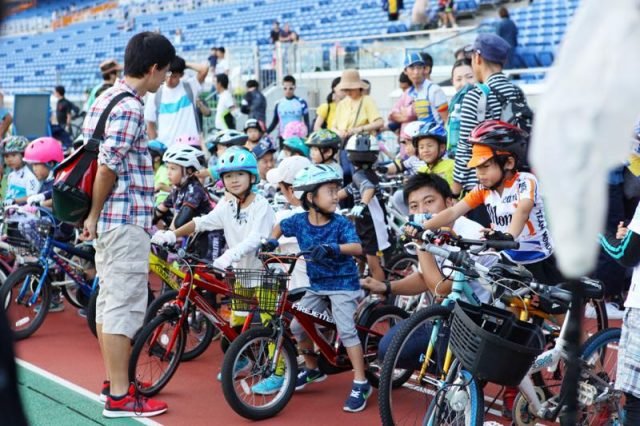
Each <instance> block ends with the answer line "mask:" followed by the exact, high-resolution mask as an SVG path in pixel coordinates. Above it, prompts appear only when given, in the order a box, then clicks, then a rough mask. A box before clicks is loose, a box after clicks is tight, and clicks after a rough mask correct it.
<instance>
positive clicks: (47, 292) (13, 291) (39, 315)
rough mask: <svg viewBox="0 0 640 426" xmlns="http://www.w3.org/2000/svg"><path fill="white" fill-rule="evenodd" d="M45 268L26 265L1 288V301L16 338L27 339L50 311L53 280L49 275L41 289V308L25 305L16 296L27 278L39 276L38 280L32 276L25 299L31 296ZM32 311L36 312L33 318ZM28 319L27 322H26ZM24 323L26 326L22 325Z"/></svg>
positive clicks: (10, 276) (13, 273)
mask: <svg viewBox="0 0 640 426" xmlns="http://www.w3.org/2000/svg"><path fill="white" fill-rule="evenodd" d="M43 272H44V270H43V269H42V267H41V266H39V265H25V266H22V267H20V268H18V269H16V270H15V271H13V272H12V273H11V274H10V275H9V276H8V277H7V280H6V281H5V282H4V284H2V287H1V288H0V301H2V303H3V307H4V310H5V313H6V315H7V319H8V320H9V326H10V327H11V331H12V334H13V338H14V339H15V340H22V339H26V338H27V337H29V336H31V335H32V334H33V333H35V332H36V331H37V330H38V329H39V328H40V326H41V325H42V323H43V322H44V319H45V318H46V316H47V313H49V303H50V302H51V281H50V279H49V277H46V278H45V282H44V283H43V285H42V288H41V289H40V295H39V298H38V299H39V300H40V309H38V310H37V311H36V309H35V308H34V307H33V306H35V305H32V306H25V305H24V304H18V303H16V302H17V300H16V297H17V296H18V293H19V292H20V288H21V287H22V285H23V284H24V282H25V280H26V279H30V277H37V280H34V279H33V278H31V283H30V285H29V286H28V289H27V293H26V294H25V296H24V298H23V300H28V299H30V298H31V295H32V294H33V291H34V290H35V288H36V287H37V285H38V281H39V280H40V277H41V276H42V273H43ZM31 313H35V316H34V317H33V319H31V320H29V319H28V318H29V317H30V314H31ZM25 321H27V322H25ZM23 324H25V325H27V326H26V327H21V326H22V325H23ZM16 327H19V328H16Z"/></svg>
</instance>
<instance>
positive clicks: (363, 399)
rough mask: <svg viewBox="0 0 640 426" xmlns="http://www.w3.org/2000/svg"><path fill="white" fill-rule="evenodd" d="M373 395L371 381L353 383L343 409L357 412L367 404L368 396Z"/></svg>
mask: <svg viewBox="0 0 640 426" xmlns="http://www.w3.org/2000/svg"><path fill="white" fill-rule="evenodd" d="M370 395H371V385H370V384H369V382H365V383H355V382H354V383H353V387H352V388H351V393H350V394H349V398H347V400H346V401H345V403H344V407H342V409H343V410H344V411H348V412H349V413H357V412H358V411H362V410H364V409H365V407H366V406H367V398H369V396H370Z"/></svg>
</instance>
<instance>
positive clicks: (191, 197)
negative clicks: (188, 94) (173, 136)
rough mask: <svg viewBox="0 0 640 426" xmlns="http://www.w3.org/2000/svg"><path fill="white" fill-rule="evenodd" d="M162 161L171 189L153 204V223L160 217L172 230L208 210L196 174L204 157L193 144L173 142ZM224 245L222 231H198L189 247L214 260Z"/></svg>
mask: <svg viewBox="0 0 640 426" xmlns="http://www.w3.org/2000/svg"><path fill="white" fill-rule="evenodd" d="M163 160H164V162H165V164H166V167H167V174H168V177H169V182H170V183H171V185H172V187H173V190H172V191H171V194H170V195H169V196H168V197H167V198H166V199H165V200H164V201H163V202H162V203H160V204H159V205H158V206H156V210H155V214H154V222H157V221H159V220H161V219H164V221H166V223H168V224H169V229H172V230H173V229H177V228H180V227H181V226H183V225H185V224H187V223H188V222H189V221H191V220H192V219H193V218H194V217H199V216H203V215H206V214H207V213H209V212H210V211H211V201H210V200H209V196H208V194H207V191H206V190H205V189H204V187H203V186H202V184H201V183H200V181H199V180H198V178H197V176H196V172H197V171H198V170H201V169H202V168H203V165H204V162H205V158H204V154H203V153H202V151H200V150H199V149H197V148H195V147H193V146H189V145H185V144H174V145H172V146H171V147H170V148H169V149H168V150H167V151H166V152H165V153H164V155H163ZM168 217H170V219H169V218H168ZM224 245H225V242H224V236H223V235H222V232H220V231H213V232H201V233H200V234H199V235H198V236H197V237H196V238H195V239H194V241H193V246H192V249H193V253H194V254H195V255H196V256H198V257H199V258H201V259H214V258H216V257H218V256H220V254H221V253H222V251H223V249H224Z"/></svg>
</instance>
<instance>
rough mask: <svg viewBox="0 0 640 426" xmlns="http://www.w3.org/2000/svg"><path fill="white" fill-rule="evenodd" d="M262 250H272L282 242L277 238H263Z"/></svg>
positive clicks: (261, 241)
mask: <svg viewBox="0 0 640 426" xmlns="http://www.w3.org/2000/svg"><path fill="white" fill-rule="evenodd" d="M260 243H261V244H260V251H263V252H272V251H274V250H275V249H277V248H278V246H279V245H280V243H279V242H278V240H276V239H275V238H268V239H267V238H263V239H262V240H260Z"/></svg>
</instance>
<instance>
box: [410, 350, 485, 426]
mask: <svg viewBox="0 0 640 426" xmlns="http://www.w3.org/2000/svg"><path fill="white" fill-rule="evenodd" d="M457 383H460V384H463V383H464V385H457ZM456 388H457V389H456ZM448 392H455V393H456V394H455V397H454V398H451V399H449V398H448V395H447V393H448ZM460 392H465V393H464V394H462V395H461V394H460ZM465 398H466V402H467V404H465V405H464V406H463V407H465V409H464V417H463V418H462V419H459V418H457V417H456V418H454V419H453V420H451V421H446V420H445V419H443V416H445V415H448V414H452V413H460V412H461V411H463V410H460V409H455V408H454V409H452V407H451V404H450V402H449V401H450V400H451V401H453V400H457V401H458V403H462V402H461V401H464V399H465ZM422 424H423V425H425V426H482V425H483V424H484V391H483V390H482V386H480V384H479V383H478V382H477V381H476V379H475V378H474V377H473V375H472V374H471V373H469V372H468V371H466V370H462V369H461V366H460V363H459V362H458V361H454V363H453V364H452V365H451V369H450V370H449V373H448V374H447V379H446V381H445V384H444V386H443V387H442V388H441V389H440V390H439V391H438V393H437V394H436V396H435V397H434V398H433V399H432V400H431V403H430V404H429V408H428V409H427V414H426V415H425V417H424V421H423V422H422Z"/></svg>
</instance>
